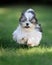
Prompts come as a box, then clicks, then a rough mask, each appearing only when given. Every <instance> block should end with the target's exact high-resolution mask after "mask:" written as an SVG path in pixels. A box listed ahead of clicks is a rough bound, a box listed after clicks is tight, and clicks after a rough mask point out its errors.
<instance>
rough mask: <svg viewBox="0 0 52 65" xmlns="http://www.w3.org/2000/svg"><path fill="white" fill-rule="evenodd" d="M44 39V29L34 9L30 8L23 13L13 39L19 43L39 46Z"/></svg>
mask: <svg viewBox="0 0 52 65" xmlns="http://www.w3.org/2000/svg"><path fill="white" fill-rule="evenodd" d="M41 39H42V29H41V26H40V25H39V24H38V20H37V18H36V15H35V13H34V10H33V9H28V10H26V11H25V12H23V13H22V14H21V17H20V19H19V25H18V27H17V29H16V30H15V31H14V32H13V40H14V41H16V42H17V43H19V44H26V45H28V46H32V47H33V46H38V45H39V44H40V41H41Z"/></svg>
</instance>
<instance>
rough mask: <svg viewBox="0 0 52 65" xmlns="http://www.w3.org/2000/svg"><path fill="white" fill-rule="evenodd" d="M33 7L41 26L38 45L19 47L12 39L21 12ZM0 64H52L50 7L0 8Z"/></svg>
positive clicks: (51, 14) (51, 19)
mask: <svg viewBox="0 0 52 65" xmlns="http://www.w3.org/2000/svg"><path fill="white" fill-rule="evenodd" d="M27 8H33V9H34V10H35V12H36V15H37V18H38V20H39V23H41V25H42V28H43V38H42V41H41V43H40V45H39V46H38V47H33V48H24V47H19V46H18V45H17V44H16V42H14V41H13V39H12V32H13V31H14V30H15V29H16V27H17V25H18V23H19V22H18V21H19V17H20V14H21V12H22V11H23V10H24V9H27ZM0 65H52V7H51V6H42V5H36V6H35V5H30V6H21V5H20V6H16V7H4V8H3V7H2V8H0Z"/></svg>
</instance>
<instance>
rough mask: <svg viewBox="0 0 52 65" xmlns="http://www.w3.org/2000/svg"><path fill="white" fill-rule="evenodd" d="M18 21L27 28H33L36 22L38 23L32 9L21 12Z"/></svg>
mask: <svg viewBox="0 0 52 65" xmlns="http://www.w3.org/2000/svg"><path fill="white" fill-rule="evenodd" d="M19 21H20V25H21V26H22V27H23V28H27V29H28V28H34V27H35V26H36V24H37V23H38V21H37V18H36V15H35V13H34V10H33V9H28V10H26V11H25V12H23V13H22V14H21V17H20V19H19Z"/></svg>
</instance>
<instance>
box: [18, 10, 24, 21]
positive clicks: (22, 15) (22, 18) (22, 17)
mask: <svg viewBox="0 0 52 65" xmlns="http://www.w3.org/2000/svg"><path fill="white" fill-rule="evenodd" d="M24 13H25V11H23V12H22V14H21V17H20V18H19V21H20V22H21V21H23V20H24V19H25V16H24Z"/></svg>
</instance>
